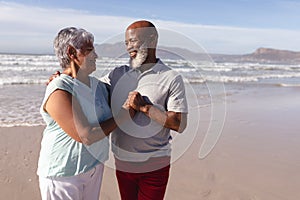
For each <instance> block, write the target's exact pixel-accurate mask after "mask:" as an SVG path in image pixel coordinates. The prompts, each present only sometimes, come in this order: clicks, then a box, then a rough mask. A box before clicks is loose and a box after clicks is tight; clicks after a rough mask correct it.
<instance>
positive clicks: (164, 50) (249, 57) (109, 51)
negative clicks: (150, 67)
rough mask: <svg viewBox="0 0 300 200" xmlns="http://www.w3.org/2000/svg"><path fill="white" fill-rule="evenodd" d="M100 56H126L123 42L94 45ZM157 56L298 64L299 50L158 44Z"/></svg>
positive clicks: (197, 59) (299, 59)
mask: <svg viewBox="0 0 300 200" xmlns="http://www.w3.org/2000/svg"><path fill="white" fill-rule="evenodd" d="M95 48H96V51H97V53H98V54H99V56H100V57H112V58H116V57H128V54H127V52H126V47H125V45H124V43H122V42H119V43H115V44H101V45H96V46H95ZM157 56H158V57H160V58H162V59H184V60H193V61H201V60H209V59H210V58H211V59H212V60H213V61H214V62H255V63H274V64H275V63H276V64H300V52H295V51H288V50H278V49H271V48H258V49H257V50H256V51H255V52H253V53H250V54H244V55H226V54H209V55H208V54H206V53H195V52H193V51H190V50H188V49H184V48H179V47H165V46H159V47H158V49H157Z"/></svg>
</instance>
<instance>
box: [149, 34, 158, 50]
mask: <svg viewBox="0 0 300 200" xmlns="http://www.w3.org/2000/svg"><path fill="white" fill-rule="evenodd" d="M148 41H149V42H148V45H149V48H152V49H156V46H157V37H155V35H154V34H151V35H150V36H149V40H148Z"/></svg>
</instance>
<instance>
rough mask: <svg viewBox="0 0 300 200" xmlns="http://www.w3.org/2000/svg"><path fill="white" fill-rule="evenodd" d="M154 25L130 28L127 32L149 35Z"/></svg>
mask: <svg viewBox="0 0 300 200" xmlns="http://www.w3.org/2000/svg"><path fill="white" fill-rule="evenodd" d="M153 29H154V28H153V27H140V28H130V27H129V28H128V29H127V30H126V34H138V35H147V34H151V33H153Z"/></svg>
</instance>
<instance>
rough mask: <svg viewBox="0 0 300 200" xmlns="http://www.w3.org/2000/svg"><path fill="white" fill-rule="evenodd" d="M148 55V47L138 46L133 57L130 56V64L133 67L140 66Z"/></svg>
mask: <svg viewBox="0 0 300 200" xmlns="http://www.w3.org/2000/svg"><path fill="white" fill-rule="evenodd" d="M147 57H148V49H147V48H139V50H138V51H137V54H136V57H135V58H130V62H129V63H130V66H131V67H132V68H134V69H137V68H139V67H141V66H142V64H143V63H144V62H145V60H146V59H147Z"/></svg>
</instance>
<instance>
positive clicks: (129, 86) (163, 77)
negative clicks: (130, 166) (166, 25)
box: [103, 59, 188, 162]
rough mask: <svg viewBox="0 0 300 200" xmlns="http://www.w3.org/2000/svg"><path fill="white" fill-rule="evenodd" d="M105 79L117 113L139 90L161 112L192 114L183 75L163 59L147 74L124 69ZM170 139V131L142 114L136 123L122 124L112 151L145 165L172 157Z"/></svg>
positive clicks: (119, 157) (127, 67)
mask: <svg viewBox="0 0 300 200" xmlns="http://www.w3.org/2000/svg"><path fill="white" fill-rule="evenodd" d="M103 80H104V81H105V82H107V83H108V84H109V85H110V86H111V89H110V91H111V92H110V93H111V107H112V112H113V113H117V112H118V111H119V110H120V108H121V107H122V105H123V104H124V102H125V100H126V99H127V97H128V93H129V92H130V91H138V92H139V93H140V94H141V95H142V96H143V98H144V99H145V100H146V101H148V102H149V103H151V104H153V105H154V106H156V107H158V108H159V109H161V110H164V111H173V112H181V113H187V112H188V107H187V101H186V95H185V87H184V83H183V79H182V77H181V75H180V74H178V73H177V72H176V71H174V70H172V69H171V68H169V67H167V66H166V65H165V64H164V63H163V62H161V61H160V60H159V59H158V61H157V63H156V65H154V66H153V67H152V68H151V69H149V70H147V71H145V72H143V73H141V72H140V71H139V70H137V69H132V68H130V67H129V66H121V67H117V68H115V69H114V70H113V71H112V72H110V73H109V75H108V76H107V77H106V78H104V79H103ZM170 139H171V136H170V129H168V128H164V127H163V126H162V125H160V124H158V123H157V122H155V121H154V120H151V119H150V118H149V117H148V116H146V115H145V114H144V113H141V112H138V113H136V115H135V116H134V118H133V120H132V121H129V122H126V123H124V124H121V125H120V126H119V128H117V129H116V130H115V131H113V133H112V134H111V140H112V151H113V152H114V155H115V156H116V158H118V159H119V160H122V161H132V162H143V161H146V160H148V159H149V158H151V157H162V156H170V154H171V148H170V143H169V141H170Z"/></svg>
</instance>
